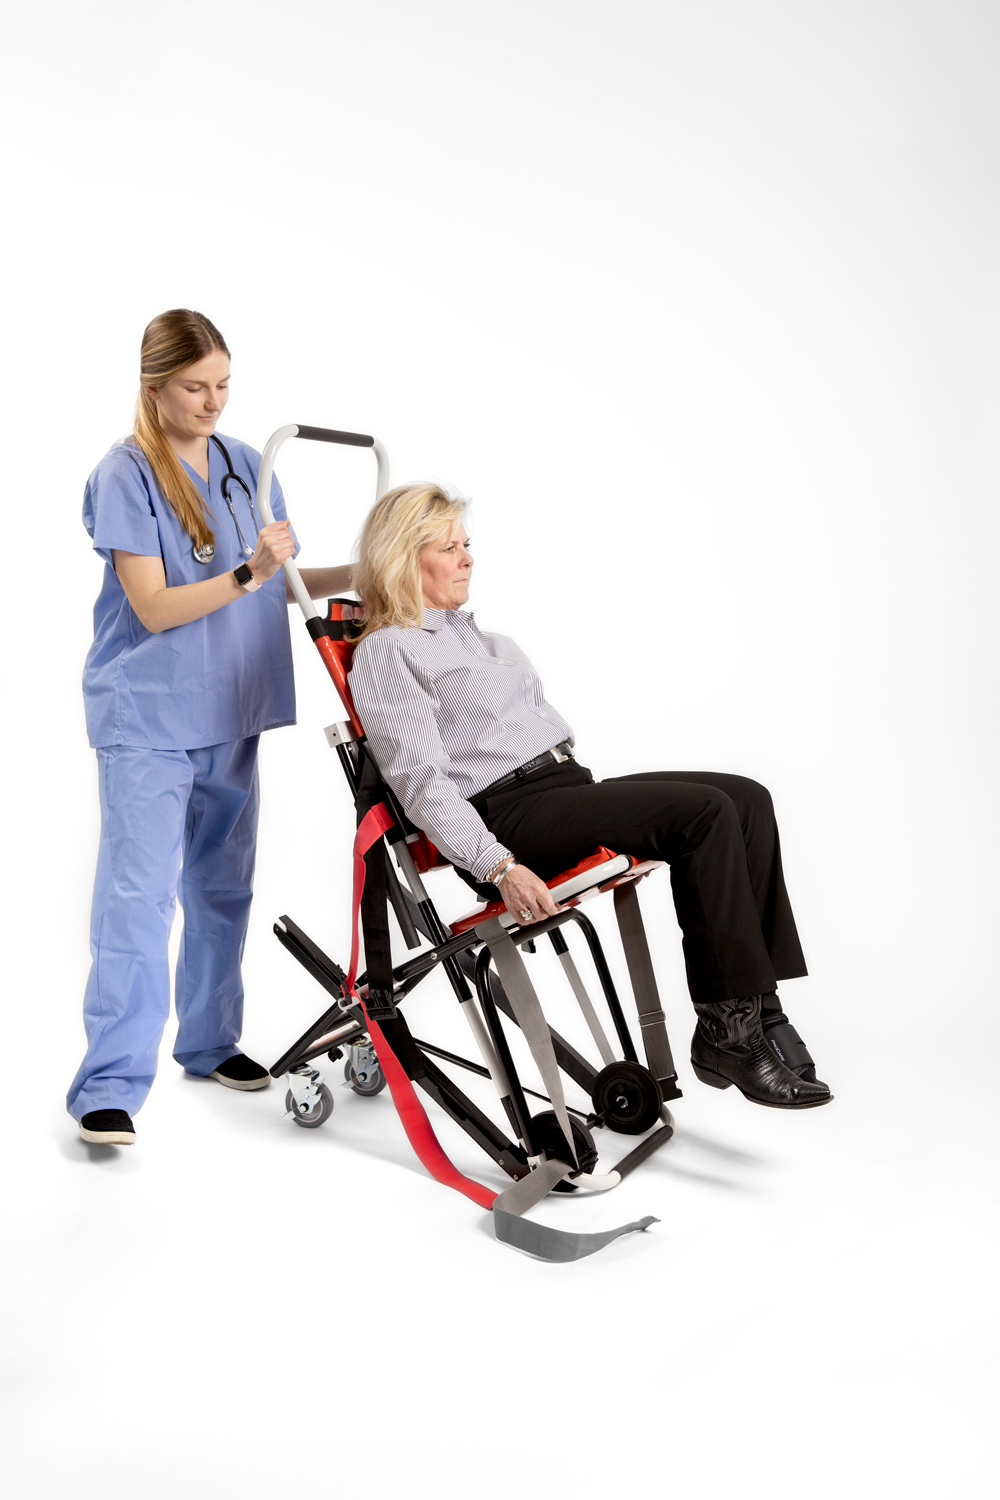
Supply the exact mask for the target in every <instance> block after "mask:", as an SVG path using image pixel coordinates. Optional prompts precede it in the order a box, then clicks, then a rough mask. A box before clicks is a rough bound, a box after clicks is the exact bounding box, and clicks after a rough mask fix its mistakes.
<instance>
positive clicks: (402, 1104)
mask: <svg viewBox="0 0 1000 1500" xmlns="http://www.w3.org/2000/svg"><path fill="white" fill-rule="evenodd" d="M392 824H393V819H392V815H391V813H390V812H389V810H388V808H387V807H386V805H385V803H384V802H379V803H378V804H377V805H376V806H375V807H373V808H372V809H371V811H370V812H368V813H366V814H365V816H364V818H363V819H362V820H361V823H360V824H359V826H358V832H357V836H356V837H355V840H354V896H353V908H354V909H353V914H352V922H353V930H352V936H351V967H350V970H349V971H348V975H347V989H348V990H349V992H350V994H351V995H353V997H354V999H355V1000H357V1002H358V1004H359V1005H360V1006H361V1009H362V1010H363V1011H364V1013H365V1021H366V1022H367V1025H368V1035H369V1036H370V1037H371V1039H372V1045H373V1046H374V1048H375V1052H376V1055H377V1057H378V1060H379V1066H380V1067H381V1069H382V1072H383V1073H384V1074H385V1081H386V1083H387V1084H388V1085H389V1092H390V1094H391V1095H392V1102H393V1104H394V1105H395V1106H396V1113H397V1114H398V1115H399V1118H400V1119H401V1120H402V1122H403V1129H404V1130H405V1131H406V1135H407V1139H408V1140H409V1142H410V1145H411V1146H412V1147H413V1149H414V1151H415V1152H416V1153H417V1156H418V1157H419V1158H420V1160H421V1161H422V1162H423V1164H424V1166H425V1167H426V1168H427V1170H428V1172H430V1174H431V1176H432V1177H435V1178H437V1180H438V1182H443V1183H444V1185H445V1187H451V1188H455V1190H456V1191H457V1192H459V1193H464V1194H465V1196H466V1197H467V1198H471V1199H472V1201H473V1203H478V1204H479V1206H480V1208H492V1207H493V1200H494V1199H495V1198H496V1197H497V1196H498V1194H497V1193H495V1192H494V1191H493V1190H492V1188H487V1187H484V1186H483V1185H482V1183H480V1182H473V1180H472V1178H471V1177H464V1176H463V1175H462V1173H461V1172H460V1171H459V1170H458V1168H457V1167H456V1166H455V1164H454V1163H453V1162H451V1161H449V1159H448V1157H447V1156H446V1155H445V1153H444V1151H443V1150H442V1147H441V1142H440V1141H439V1140H438V1138H437V1136H436V1135H435V1134H434V1129H433V1127H432V1125H431V1122H430V1120H429V1119H428V1118H427V1111H426V1110H425V1109H424V1106H423V1105H422V1104H421V1102H420V1100H419V1099H418V1098H417V1091H416V1089H415V1088H414V1087H413V1084H412V1082H411V1081H410V1079H409V1078H408V1077H407V1076H406V1072H405V1070H404V1068H403V1065H402V1063H401V1062H400V1061H399V1058H398V1057H397V1056H396V1054H395V1052H393V1050H392V1048H391V1047H390V1045H389V1043H388V1042H387V1041H386V1039H385V1035H384V1034H383V1032H382V1029H381V1027H380V1026H379V1025H378V1023H377V1022H376V1021H373V1020H372V1019H371V1017H370V1016H369V1014H368V1011H367V1009H366V1008H365V1002H364V1000H363V999H362V998H361V996H360V995H359V994H358V992H357V990H356V989H355V988H354V981H355V979H356V978H357V973H358V954H359V950H360V935H359V930H358V929H359V919H360V915H361V893H362V891H363V890H364V888H365V855H366V854H367V853H368V850H369V849H370V848H371V847H372V845H373V844H374V843H376V842H377V840H378V839H380V838H381V837H382V835H383V834H384V833H385V832H386V831H387V830H388V829H390V828H391V827H392Z"/></svg>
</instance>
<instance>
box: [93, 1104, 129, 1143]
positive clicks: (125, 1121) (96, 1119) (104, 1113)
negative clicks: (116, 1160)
mask: <svg viewBox="0 0 1000 1500" xmlns="http://www.w3.org/2000/svg"><path fill="white" fill-rule="evenodd" d="M80 1135H81V1136H82V1137H83V1139H84V1140H85V1141H89V1142H90V1144H91V1145H92V1146H131V1144H132V1142H133V1141H134V1140H135V1126H134V1125H133V1124H132V1121H131V1119H130V1118H129V1116H128V1115H127V1114H126V1113H125V1111H124V1110H123V1109H92V1110H91V1111H90V1113H89V1114H86V1115H84V1116H83V1119H82V1120H81V1121H80Z"/></svg>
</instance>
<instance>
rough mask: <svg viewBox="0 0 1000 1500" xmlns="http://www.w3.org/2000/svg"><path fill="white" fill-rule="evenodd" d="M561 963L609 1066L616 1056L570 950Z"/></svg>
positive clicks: (563, 954)
mask: <svg viewBox="0 0 1000 1500" xmlns="http://www.w3.org/2000/svg"><path fill="white" fill-rule="evenodd" d="M559 962H560V963H561V964H562V966H563V971H564V973H565V975H566V978H567V979H568V980H569V982H570V985H571V987H572V990H573V993H574V995H575V996H576V999H577V1003H578V1005H579V1007H580V1009H581V1010H582V1011H583V1018H584V1020H585V1021H586V1023H587V1025H588V1026H589V1027H590V1034H591V1036H592V1037H593V1038H594V1041H595V1042H596V1043H597V1050H598V1052H599V1053H600V1054H601V1061H602V1062H603V1063H604V1064H605V1066H607V1064H609V1063H613V1062H614V1060H615V1054H614V1053H613V1052H612V1050H611V1043H610V1042H609V1041H608V1039H607V1037H606V1035H605V1033H604V1027H603V1026H602V1025H601V1023H600V1021H599V1020H598V1019H597V1012H596V1010H595V1009H594V1006H593V1003H592V1001H591V999H590V996H589V995H588V994H587V990H586V986H585V985H584V982H583V980H582V979H581V978H580V971H579V969H578V968H577V966H576V964H575V963H574V962H573V955H572V953H570V952H569V950H567V951H566V952H565V953H560V955H559Z"/></svg>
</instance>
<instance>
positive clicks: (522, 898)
mask: <svg viewBox="0 0 1000 1500" xmlns="http://www.w3.org/2000/svg"><path fill="white" fill-rule="evenodd" d="M497 889H498V890H499V892H500V894H501V896H502V897H503V901H504V905H505V906H506V908H507V910H508V911H509V912H510V914H511V916H512V917H515V918H516V919H517V921H518V922H519V923H520V924H521V926H522V927H523V926H524V925H525V924H526V923H527V922H538V921H541V919H542V917H554V916H555V914H556V912H558V911H562V907H561V906H557V905H556V903H555V901H553V899H552V892H551V891H550V890H549V888H548V886H547V885H546V884H545V882H544V881H543V880H539V878H538V876H537V875H536V874H535V873H534V872H533V871H532V870H529V869H528V867H527V865H515V866H514V867H513V869H512V870H511V871H510V872H509V873H508V874H507V875H505V876H504V877H503V879H502V880H501V882H500V884H499V886H498V887H497ZM525 913H527V916H526V915H525Z"/></svg>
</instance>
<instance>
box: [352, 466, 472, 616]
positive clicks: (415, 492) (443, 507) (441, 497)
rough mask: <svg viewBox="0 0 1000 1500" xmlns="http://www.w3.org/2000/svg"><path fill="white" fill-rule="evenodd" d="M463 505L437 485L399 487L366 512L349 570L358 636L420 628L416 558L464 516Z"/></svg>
mask: <svg viewBox="0 0 1000 1500" xmlns="http://www.w3.org/2000/svg"><path fill="white" fill-rule="evenodd" d="M467 503H468V502H467V501H465V500H459V499H457V498H456V497H454V496H452V495H449V494H448V492H447V490H443V489H442V488H441V486H440V485H438V484H404V485H400V487H399V488H398V489H395V490H390V491H389V492H388V494H386V495H383V496H382V498H381V500H378V501H376V503H375V504H374V505H373V506H372V508H371V510H370V511H369V512H368V518H367V520H366V521H365V524H364V527H363V528H362V531H361V538H360V541H359V543H358V564H357V567H356V568H355V569H354V588H355V591H356V592H357V593H358V594H360V596H361V602H362V603H363V604H364V606H365V628H364V630H363V631H362V635H370V634H371V632H372V631H373V630H381V629H382V627H383V626H384V625H415V626H417V627H419V626H421V625H422V624H423V623H424V600H423V594H422V592H421V588H420V553H421V551H422V550H423V548H424V547H426V546H427V544H428V542H432V541H433V540H434V538H435V537H437V536H440V535H441V533H442V531H444V529H445V527H447V526H450V525H451V523H452V522H453V521H457V520H459V519H460V518H461V517H462V516H463V515H464V514H465V509H466V505H467Z"/></svg>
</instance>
